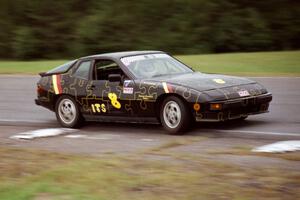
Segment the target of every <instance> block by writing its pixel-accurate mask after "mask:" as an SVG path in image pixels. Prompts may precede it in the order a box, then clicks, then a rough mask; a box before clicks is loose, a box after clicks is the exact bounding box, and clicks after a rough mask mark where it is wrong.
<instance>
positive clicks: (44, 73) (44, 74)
mask: <svg viewBox="0 0 300 200" xmlns="http://www.w3.org/2000/svg"><path fill="white" fill-rule="evenodd" d="M39 75H40V76H41V77H43V76H46V75H47V72H40V73H39Z"/></svg>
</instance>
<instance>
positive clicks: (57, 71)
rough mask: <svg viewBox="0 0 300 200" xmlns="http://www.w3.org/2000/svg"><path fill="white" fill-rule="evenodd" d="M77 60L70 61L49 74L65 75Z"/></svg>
mask: <svg viewBox="0 0 300 200" xmlns="http://www.w3.org/2000/svg"><path fill="white" fill-rule="evenodd" d="M76 61H77V60H72V61H69V62H67V63H65V64H62V65H60V66H58V67H56V68H54V69H51V70H50V71H48V72H47V74H56V73H64V72H66V71H68V70H69V69H70V67H71V66H72V65H73V64H74V63H75V62H76Z"/></svg>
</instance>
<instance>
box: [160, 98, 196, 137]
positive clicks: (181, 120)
mask: <svg viewBox="0 0 300 200" xmlns="http://www.w3.org/2000/svg"><path fill="white" fill-rule="evenodd" d="M178 113H180V114H178ZM160 122H161V124H162V126H163V127H164V128H165V129H166V130H167V131H168V132H169V133H170V134H172V135H181V134H184V133H185V132H186V131H188V130H189V129H190V128H191V125H192V115H191V112H190V110H189V108H188V106H187V104H186V103H185V102H184V101H183V100H181V99H180V98H178V97H176V96H169V97H167V98H166V99H164V101H163V103H162V104H161V106H160Z"/></svg>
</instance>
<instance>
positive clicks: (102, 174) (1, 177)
mask: <svg viewBox="0 0 300 200" xmlns="http://www.w3.org/2000/svg"><path fill="white" fill-rule="evenodd" d="M0 157H1V163H0V199H12V200H14V199H18V200H19V199H34V200H45V199H47V200H48V199H87V200H88V199H107V200H113V199H118V200H122V199H145V200H148V199H162V200H164V199H166V200H169V199H207V200H209V199H272V198H274V199H278V198H279V197H280V198H281V199H297V198H299V197H300V193H299V190H298V188H299V186H300V183H299V179H300V172H291V171H290V172H282V171H280V170H279V169H278V170H277V169H274V168H272V169H271V168H264V169H255V168H241V167H237V166H234V165H225V164H222V163H219V162H217V161H214V160H207V159H205V158H201V157H198V158H197V159H196V158H194V159H190V158H189V157H182V159H181V162H169V160H168V159H167V160H166V161H163V160H162V161H161V160H160V161H156V160H151V159H145V158H144V156H143V155H142V154H135V155H131V156H130V157H128V156H115V155H102V156H101V157H88V156H73V155H63V154H57V153H51V152H45V151H40V150H39V151H37V150H25V149H11V148H4V147H1V148H0ZM183 161H184V162H183Z"/></svg>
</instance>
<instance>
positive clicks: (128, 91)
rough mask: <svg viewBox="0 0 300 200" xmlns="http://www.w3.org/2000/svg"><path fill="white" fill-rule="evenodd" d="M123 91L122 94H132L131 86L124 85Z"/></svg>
mask: <svg viewBox="0 0 300 200" xmlns="http://www.w3.org/2000/svg"><path fill="white" fill-rule="evenodd" d="M123 93H124V94H133V88H132V87H124V88H123Z"/></svg>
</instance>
